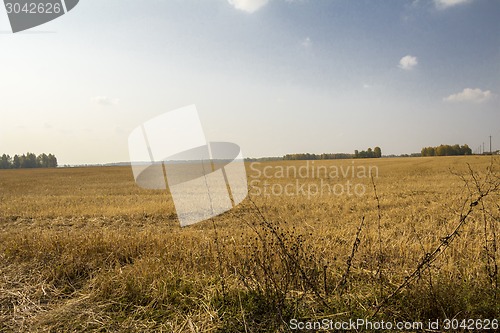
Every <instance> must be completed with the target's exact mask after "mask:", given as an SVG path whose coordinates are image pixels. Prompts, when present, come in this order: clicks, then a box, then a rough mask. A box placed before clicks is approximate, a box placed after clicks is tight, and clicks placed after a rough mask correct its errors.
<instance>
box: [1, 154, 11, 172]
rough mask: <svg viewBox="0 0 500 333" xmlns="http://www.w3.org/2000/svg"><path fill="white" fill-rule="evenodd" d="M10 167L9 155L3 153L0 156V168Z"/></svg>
mask: <svg viewBox="0 0 500 333" xmlns="http://www.w3.org/2000/svg"><path fill="white" fill-rule="evenodd" d="M10 168H12V159H11V157H10V156H9V155H5V154H3V155H2V157H1V158H0V169H10Z"/></svg>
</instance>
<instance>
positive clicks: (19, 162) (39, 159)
mask: <svg viewBox="0 0 500 333" xmlns="http://www.w3.org/2000/svg"><path fill="white" fill-rule="evenodd" d="M34 168H57V158H56V157H55V156H54V155H52V154H48V155H47V154H45V153H44V154H40V155H38V156H36V155H35V154H33V153H26V154H23V155H14V157H10V156H9V155H6V154H3V155H2V157H1V158H0V169H34Z"/></svg>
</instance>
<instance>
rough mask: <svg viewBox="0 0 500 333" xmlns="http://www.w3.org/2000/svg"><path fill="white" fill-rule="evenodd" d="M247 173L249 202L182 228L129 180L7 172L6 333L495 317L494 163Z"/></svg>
mask: <svg viewBox="0 0 500 333" xmlns="http://www.w3.org/2000/svg"><path fill="white" fill-rule="evenodd" d="M468 165H470V169H469V166H468ZM246 166H247V174H248V181H249V191H250V195H249V198H247V199H246V200H245V201H244V202H243V203H242V204H240V205H239V206H238V207H236V208H235V209H234V210H232V211H230V212H228V213H225V214H223V215H221V216H218V217H216V218H214V219H213V220H209V221H205V222H202V223H199V224H196V225H193V226H190V227H186V228H180V227H179V224H178V221H177V220H176V215H175V209H174V205H173V202H172V199H171V197H170V195H169V194H168V193H167V192H166V191H160V190H144V189H140V188H139V187H137V186H136V185H135V182H134V179H133V176H132V173H131V169H130V167H89V168H61V169H40V170H0V331H7V332H10V331H13V332H26V331H33V332H34V331H96V332H102V331H116V332H120V331H123V332H147V331H151V332H152V331H164V332H207V331H220V332H238V331H239V332H259V331H262V332H264V331H288V327H287V326H288V324H289V323H290V320H291V319H293V318H297V319H300V320H322V319H332V320H335V321H341V320H349V319H356V318H370V317H371V316H373V318H374V319H373V320H377V319H384V320H391V321H396V320H398V321H408V322H413V321H422V322H424V323H426V324H427V322H428V320H430V319H432V320H434V319H446V318H458V319H464V318H467V319H468V318H474V319H477V318H488V319H494V318H498V316H499V310H500V307H499V305H498V304H499V302H498V295H497V293H498V268H497V263H498V260H499V258H498V256H499V253H498V250H497V240H498V233H499V232H500V230H499V221H500V209H499V203H500V193H499V189H498V186H499V185H500V178H499V167H500V165H499V161H498V159H497V160H495V159H492V158H491V157H487V156H484V157H480V156H468V157H438V158H431V157H428V158H394V159H389V158H387V159H360V160H330V161H314V162H312V161H309V162H307V161H274V162H262V163H256V162H254V163H253V164H252V163H247V165H246ZM301 168H302V169H301ZM471 170H472V171H471ZM294 172H295V173H294ZM349 184H350V185H349ZM321 189H323V192H321ZM330 190H331V191H330ZM341 190H342V191H341ZM348 191H350V192H348ZM457 227H458V229H457ZM455 230H456V231H457V232H454V231H455ZM435 250H437V252H436V251H435ZM405 281H407V283H405ZM395 291H396V292H395Z"/></svg>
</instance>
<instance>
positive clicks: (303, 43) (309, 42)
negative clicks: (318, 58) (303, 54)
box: [300, 37, 312, 49]
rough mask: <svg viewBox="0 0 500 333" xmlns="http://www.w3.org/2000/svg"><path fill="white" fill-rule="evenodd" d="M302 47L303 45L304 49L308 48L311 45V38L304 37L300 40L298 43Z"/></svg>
mask: <svg viewBox="0 0 500 333" xmlns="http://www.w3.org/2000/svg"><path fill="white" fill-rule="evenodd" d="M300 44H301V45H302V46H303V47H305V48H306V49H307V48H310V47H311V45H312V41H311V38H309V37H307V38H306V39H304V40H303V41H302V43H300Z"/></svg>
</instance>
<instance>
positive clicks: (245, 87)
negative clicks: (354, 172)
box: [0, 0, 500, 165]
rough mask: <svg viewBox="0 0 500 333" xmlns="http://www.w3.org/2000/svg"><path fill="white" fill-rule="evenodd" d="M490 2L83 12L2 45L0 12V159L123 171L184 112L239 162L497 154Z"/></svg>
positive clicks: (9, 36) (208, 2)
mask: <svg viewBox="0 0 500 333" xmlns="http://www.w3.org/2000/svg"><path fill="white" fill-rule="evenodd" d="M499 17H500V1H496V0H420V1H418V0H413V1H410V0H408V1H404V0H401V1H382V0H379V1H375V0H355V1H347V0H344V1H342V0H322V1H317V0H144V1H131V0H106V1H98V0H81V1H80V3H79V4H78V5H77V6H76V7H75V8H74V9H73V10H72V11H70V12H68V13H67V14H66V15H64V16H62V17H59V18H58V19H56V20H53V21H51V22H48V23H46V24H44V25H41V26H38V27H35V28H32V29H30V30H27V31H25V32H19V33H15V34H13V33H12V31H11V28H10V25H9V21H8V17H7V13H6V10H5V8H4V7H1V8H0V154H2V153H6V154H10V155H14V154H22V153H25V152H34V153H36V154H39V153H43V152H45V153H53V154H55V155H56V156H57V157H58V160H59V164H60V165H64V164H93V163H111V162H126V161H128V160H129V154H128V136H129V134H130V133H131V132H132V130H133V129H134V128H136V127H137V126H140V125H141V124H142V123H144V122H146V121H148V120H149V119H151V118H154V117H156V116H158V115H161V114H163V113H165V112H168V111H172V110H175V109H178V108H181V107H184V106H187V105H191V104H195V105H196V107H197V109H198V112H199V115H200V118H201V121H202V124H203V128H204V131H205V136H206V138H207V140H208V141H229V142H234V143H237V144H238V145H240V147H241V148H242V151H243V155H244V156H245V157H263V156H281V155H284V154H288V153H301V152H310V153H330V152H347V153H352V152H353V151H354V150H355V149H358V150H365V149H367V148H368V147H375V146H380V147H381V148H382V153H383V154H384V155H386V154H403V153H413V152H420V150H421V148H422V147H425V146H437V145H439V144H457V143H458V144H468V145H469V146H471V148H472V149H473V150H477V149H478V148H479V147H480V146H482V143H483V142H485V144H486V150H488V149H489V147H488V146H489V136H490V135H491V136H492V138H493V149H500V19H499Z"/></svg>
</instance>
